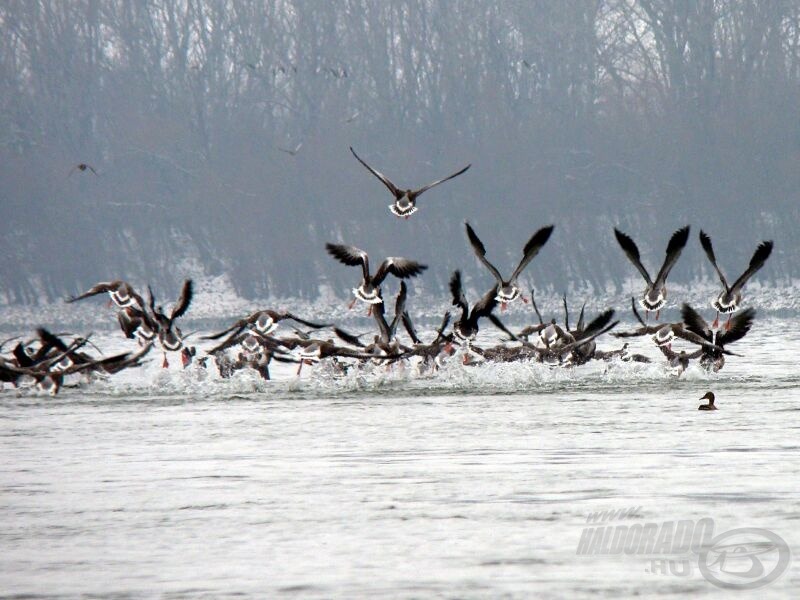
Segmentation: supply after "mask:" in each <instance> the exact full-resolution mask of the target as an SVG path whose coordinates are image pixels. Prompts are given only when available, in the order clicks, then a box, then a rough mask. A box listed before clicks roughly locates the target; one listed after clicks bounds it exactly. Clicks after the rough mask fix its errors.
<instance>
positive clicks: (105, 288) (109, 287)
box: [64, 281, 117, 304]
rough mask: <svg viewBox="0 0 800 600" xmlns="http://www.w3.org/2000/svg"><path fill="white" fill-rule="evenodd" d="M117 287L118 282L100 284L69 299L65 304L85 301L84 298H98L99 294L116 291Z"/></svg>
mask: <svg viewBox="0 0 800 600" xmlns="http://www.w3.org/2000/svg"><path fill="white" fill-rule="evenodd" d="M116 287H117V282H115V281H109V282H102V283H98V284H96V285H94V286H93V287H92V288H90V289H88V290H86V291H85V292H83V293H82V294H80V295H78V296H70V297H69V298H67V299H66V300H64V302H66V303H67V304H71V303H72V302H77V301H78V300H83V299H84V298H89V297H91V296H97V295H98V294H103V293H106V292H110V291H113V290H115V289H116Z"/></svg>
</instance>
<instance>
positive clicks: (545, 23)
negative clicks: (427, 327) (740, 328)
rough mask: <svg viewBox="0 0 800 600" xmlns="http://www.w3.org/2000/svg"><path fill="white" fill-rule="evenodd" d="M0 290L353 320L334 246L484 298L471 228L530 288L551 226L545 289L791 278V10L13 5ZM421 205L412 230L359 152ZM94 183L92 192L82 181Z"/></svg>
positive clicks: (794, 256)
mask: <svg viewBox="0 0 800 600" xmlns="http://www.w3.org/2000/svg"><path fill="white" fill-rule="evenodd" d="M0 32H1V33H2V35H0V202H2V217H3V218H2V222H1V223H0V255H1V256H2V257H3V260H2V261H0V286H2V291H3V292H5V293H6V295H7V296H8V297H9V299H10V301H12V302H25V303H27V302H35V301H37V299H38V298H37V296H38V293H39V290H43V292H44V294H45V295H46V297H47V299H50V300H54V299H57V298H60V297H63V296H64V295H65V294H67V293H69V292H75V291H78V290H80V289H84V288H86V287H87V286H88V285H89V284H92V283H94V282H96V281H98V280H102V279H105V278H109V277H123V278H128V279H130V280H131V281H134V282H135V281H145V280H147V281H152V282H154V283H156V284H157V285H162V286H166V285H170V286H172V287H175V286H176V285H177V282H178V281H180V280H181V279H182V278H183V277H184V276H185V272H184V271H185V269H186V264H187V261H186V258H187V257H194V258H197V259H199V263H197V261H195V264H199V265H200V266H201V267H202V269H204V271H205V272H206V273H207V274H211V275H213V274H217V273H222V272H227V273H229V274H230V277H231V280H232V282H233V284H234V285H235V286H236V289H237V291H238V292H239V293H240V294H242V295H244V296H246V297H265V296H268V295H276V296H290V295H301V296H305V297H313V296H315V295H316V294H317V290H318V285H319V284H320V283H321V282H327V283H330V284H332V285H334V286H335V288H336V289H338V290H339V291H340V292H342V293H345V291H346V286H347V284H348V283H350V284H352V281H351V280H352V279H353V273H351V272H349V271H350V270H348V269H346V268H343V267H341V266H340V265H337V264H336V263H334V262H333V261H332V260H331V259H330V258H329V257H328V256H327V255H326V254H325V251H324V244H325V242H326V241H336V240H343V241H345V242H347V243H351V244H355V245H358V246H360V247H362V248H364V249H366V250H367V251H368V252H370V253H374V254H375V255H381V256H387V255H404V256H409V257H410V258H415V259H419V260H421V261H423V262H428V263H429V264H430V265H431V268H430V270H429V271H428V272H426V274H425V276H424V277H423V278H421V280H420V283H417V287H419V286H420V285H423V286H425V290H426V291H429V292H431V293H435V292H439V291H441V290H443V289H444V286H445V284H446V282H447V279H448V277H449V274H450V272H451V271H452V270H453V269H455V268H461V269H463V270H465V272H466V274H467V275H471V276H472V277H473V278H474V279H473V281H477V280H478V277H479V274H480V276H481V280H483V279H485V277H483V274H482V273H481V272H480V271H479V267H478V265H477V263H476V261H475V259H474V257H473V256H472V254H471V252H470V251H469V249H468V246H467V242H466V239H465V236H464V228H463V222H464V220H465V219H469V221H470V222H471V223H472V224H473V225H474V226H475V228H476V230H477V231H479V232H480V233H481V237H482V239H483V240H484V242H485V243H486V245H487V247H488V249H489V254H490V255H491V256H492V257H494V258H497V260H498V262H501V263H502V262H503V261H504V260H507V262H508V263H509V264H511V261H512V256H513V258H514V260H515V259H516V257H517V255H518V254H519V252H520V250H521V247H522V245H523V244H524V242H525V240H526V239H527V238H528V237H529V236H530V234H531V233H532V232H533V231H534V230H535V229H537V228H538V227H540V226H542V225H545V224H548V223H555V224H556V230H555V233H554V235H553V238H552V239H551V241H550V243H549V244H548V246H547V247H546V248H545V249H544V250H543V251H542V253H541V254H540V256H539V257H538V258H537V259H536V260H535V261H534V263H533V264H532V265H531V268H530V269H529V270H528V271H527V272H526V275H527V276H529V277H530V280H531V281H536V283H537V286H545V287H546V286H553V287H554V288H555V289H559V290H561V289H566V287H567V286H568V284H569V283H572V284H574V285H585V284H589V285H592V286H600V287H605V286H606V285H608V284H609V283H619V282H621V281H622V280H623V279H624V278H626V277H628V276H629V275H631V267H630V264H629V263H627V261H626V260H625V258H624V256H623V254H622V252H621V251H620V249H619V248H618V247H617V246H616V242H615V241H614V238H613V235H612V233H611V230H612V226H614V225H618V226H619V227H620V228H622V229H623V230H625V231H627V232H629V233H630V234H631V235H632V236H633V237H634V238H635V239H636V240H637V241H638V242H639V243H640V247H641V248H642V252H643V255H644V258H645V262H655V260H656V255H657V256H658V260H660V259H661V257H662V256H663V249H664V245H665V243H666V240H667V238H668V237H669V234H670V233H671V232H672V231H673V230H674V229H676V228H677V227H679V226H682V225H684V224H686V223H691V224H692V225H693V232H692V238H691V243H690V245H689V248H688V249H687V252H686V253H685V255H684V257H683V258H682V259H681V263H680V264H679V265H678V267H677V268H676V269H675V270H674V274H673V276H672V278H673V279H675V280H677V281H681V280H682V281H689V280H692V279H695V278H702V277H710V275H711V271H710V269H709V267H708V265H707V263H706V261H705V260H704V259H703V257H702V253H701V251H700V249H699V245H698V244H697V240H696V234H697V231H698V230H699V229H700V227H702V228H704V229H706V231H708V232H709V233H711V234H712V235H713V236H714V239H715V243H716V246H717V249H718V253H719V255H720V256H721V260H722V262H723V263H724V264H726V265H730V267H729V268H730V269H731V270H732V271H733V270H737V269H739V268H740V267H741V268H743V267H744V265H745V264H746V261H747V260H748V259H749V256H750V254H751V253H752V251H753V249H754V248H755V246H756V244H757V242H758V241H759V240H761V239H770V238H771V239H774V240H775V242H776V252H775V254H774V256H773V258H772V260H771V262H770V264H769V265H768V266H767V268H766V269H765V270H764V271H763V273H762V274H761V278H762V279H764V280H766V281H773V282H776V283H780V282H782V281H786V280H788V279H790V278H797V277H798V275H800V274H799V273H798V269H800V264H798V258H799V257H800V235H799V234H798V232H797V229H798V225H800V202H798V199H799V198H800V2H798V1H797V0H762V1H758V0H728V1H722V0H696V1H690V0H635V1H634V0H581V1H579V0H567V1H559V2H555V1H544V0H531V1H503V2H500V1H496V0H495V1H476V0H468V1H456V0H453V1H447V2H444V1H441V2H440V1H435V0H392V1H391V2H380V1H371V0H337V1H335V2H317V1H314V0H272V1H269V0H257V1H256V0H235V1H234V0H204V1H203V0H147V1H143V2H130V1H127V0H118V1H114V0H59V1H52V2H50V1H34V0H4V2H2V3H0ZM351 145H352V146H353V147H354V148H356V150H357V151H358V152H359V154H360V155H361V156H362V157H363V158H365V159H366V160H367V161H368V162H370V163H371V164H373V165H374V166H375V167H376V168H378V169H379V170H381V171H383V172H384V173H385V174H386V175H388V176H389V177H390V178H391V179H392V180H394V181H395V183H398V184H401V185H403V186H409V187H412V186H420V185H422V184H425V183H428V182H429V181H431V180H433V179H436V178H438V177H442V176H444V175H446V174H449V173H451V172H453V171H454V170H456V169H457V168H460V167H462V166H464V165H465V164H467V163H472V165H473V166H472V168H471V169H470V171H468V172H467V173H466V174H464V175H463V176H461V177H459V178H457V179H454V180H453V181H450V182H447V183H446V184H443V185H442V186H441V187H438V188H436V189H435V190H432V191H430V192H428V193H427V194H426V195H424V196H423V197H422V199H421V200H420V204H419V206H420V210H419V212H418V213H417V214H416V215H414V216H413V217H412V218H411V219H409V220H407V221H406V220H400V219H397V218H395V217H394V216H392V215H391V214H390V213H389V211H388V209H387V205H388V204H389V203H390V201H391V197H390V195H389V194H388V192H387V191H386V189H385V188H384V187H383V186H382V185H381V184H380V182H379V181H377V180H376V179H375V178H373V177H372V176H371V175H370V174H369V173H367V172H366V171H365V170H364V169H363V168H362V167H361V166H360V165H359V164H358V163H357V162H356V161H355V159H354V158H353V157H352V155H351V154H350V152H349V150H348V146H351ZM79 163H87V164H89V165H91V166H92V167H93V168H95V169H96V171H97V175H95V174H94V173H93V172H91V171H90V170H85V171H80V170H76V171H74V172H72V169H73V167H75V165H77V164H79Z"/></svg>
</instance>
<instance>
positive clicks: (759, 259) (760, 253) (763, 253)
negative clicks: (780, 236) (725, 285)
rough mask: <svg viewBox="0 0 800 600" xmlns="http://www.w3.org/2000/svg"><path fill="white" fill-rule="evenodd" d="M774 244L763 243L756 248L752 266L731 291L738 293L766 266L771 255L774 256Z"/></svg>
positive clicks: (751, 260)
mask: <svg viewBox="0 0 800 600" xmlns="http://www.w3.org/2000/svg"><path fill="white" fill-rule="evenodd" d="M772 245H773V244H772V242H771V241H769V242H761V243H760V244H759V245H758V248H756V251H755V252H754V253H753V258H751V259H750V265H749V266H748V267H747V270H746V271H745V272H744V273H742V275H741V277H739V279H737V280H736V281H734V282H733V285H732V286H731V291H733V292H738V291H739V290H741V289H742V288H743V287H744V284H745V283H747V280H748V279H750V278H751V277H752V276H753V275H755V274H756V272H757V271H758V270H759V269H760V268H761V267H763V266H764V263H765V262H767V259H768V258H769V255H770V254H772Z"/></svg>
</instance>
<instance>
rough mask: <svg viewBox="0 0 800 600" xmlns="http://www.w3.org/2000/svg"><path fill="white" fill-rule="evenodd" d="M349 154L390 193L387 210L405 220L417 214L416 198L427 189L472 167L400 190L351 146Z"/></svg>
mask: <svg viewBox="0 0 800 600" xmlns="http://www.w3.org/2000/svg"><path fill="white" fill-rule="evenodd" d="M350 152H352V153H353V156H355V157H356V160H358V162H360V163H361V164H362V165H364V167H366V169H367V171H369V172H370V173H372V174H373V175H374V176H375V177H377V178H378V179H380V180H381V183H383V185H385V186H386V187H387V188H388V189H389V191H390V192H391V193H392V195H393V196H394V202H393V203H392V204H390V205H389V210H390V211H392V214H393V215H395V216H396V217H404V218H406V219H408V217H410V216H411V215H413V214H414V213H415V212H417V198H419V197H420V196H421V195H422V194H423V193H424V192H427V191H428V190H429V189H431V188H432V187H435V186H437V185H439V184H440V183H444V182H445V181H448V180H450V179H453V178H454V177H458V176H459V175H461V174H462V173H465V172H466V171H467V169H469V168H470V167H471V166H472V165H471V164H469V165H467V166H466V167H464V168H463V169H461V170H460V171H458V172H456V173H453V174H452V175H448V176H447V177H445V178H444V179H438V180H436V181H434V182H433V183H429V184H428V185H426V186H423V187H421V188H419V189H416V190H411V189H406V190H401V189H400V188H398V187H397V186H396V185H395V184H393V183H392V182H391V181H389V178H388V177H386V175H384V174H383V173H381V172H379V171H376V170H375V169H373V168H372V167H370V166H369V165H368V164H367V163H366V162H364V161H363V160H362V159H361V157H360V156H359V155H358V154H356V151H355V150H353V147H352V146H351V147H350Z"/></svg>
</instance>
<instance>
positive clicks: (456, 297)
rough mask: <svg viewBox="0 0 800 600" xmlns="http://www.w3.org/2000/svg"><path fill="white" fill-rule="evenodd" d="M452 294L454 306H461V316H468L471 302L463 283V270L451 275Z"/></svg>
mask: <svg viewBox="0 0 800 600" xmlns="http://www.w3.org/2000/svg"><path fill="white" fill-rule="evenodd" d="M450 295H451V296H452V297H453V306H457V307H458V308H460V309H461V317H462V318H466V317H467V316H468V314H469V304H468V303H467V297H466V296H465V295H464V287H463V286H462V284H461V271H454V272H453V276H452V277H450Z"/></svg>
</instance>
